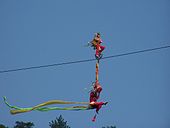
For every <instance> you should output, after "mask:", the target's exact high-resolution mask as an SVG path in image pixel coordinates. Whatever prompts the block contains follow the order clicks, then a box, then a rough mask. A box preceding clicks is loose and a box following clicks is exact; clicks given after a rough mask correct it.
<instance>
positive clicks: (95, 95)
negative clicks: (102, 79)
mask: <svg viewBox="0 0 170 128" xmlns="http://www.w3.org/2000/svg"><path fill="white" fill-rule="evenodd" d="M101 91H102V87H101V85H100V84H99V82H98V81H96V82H95V83H94V84H93V90H92V91H91V92H90V102H97V100H98V99H99V97H100V93H101Z"/></svg>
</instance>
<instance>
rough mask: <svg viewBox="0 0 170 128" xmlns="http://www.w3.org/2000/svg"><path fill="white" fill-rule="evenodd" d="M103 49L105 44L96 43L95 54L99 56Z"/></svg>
mask: <svg viewBox="0 0 170 128" xmlns="http://www.w3.org/2000/svg"><path fill="white" fill-rule="evenodd" d="M104 49H105V46H101V45H100V44H97V45H96V56H98V57H99V55H100V54H101V53H102V51H103V50H104Z"/></svg>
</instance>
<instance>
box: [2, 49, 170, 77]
mask: <svg viewBox="0 0 170 128" xmlns="http://www.w3.org/2000/svg"><path fill="white" fill-rule="evenodd" d="M166 48H170V46H162V47H157V48H150V49H144V50H139V51H133V52H127V53H122V54H116V55H112V56H106V57H103V58H101V59H110V58H116V57H121V56H127V55H132V54H138V53H144V52H149V51H156V50H160V49H166ZM95 60H96V59H86V60H77V61H70V62H63V63H55V64H47V65H40V66H31V67H25V68H16V69H7V70H1V71H0V74H2V73H7V72H16V71H23V70H31V69H39V68H47V67H54V66H61V65H69V64H76V63H84V62H89V61H95Z"/></svg>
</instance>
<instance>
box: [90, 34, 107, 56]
mask: <svg viewBox="0 0 170 128" xmlns="http://www.w3.org/2000/svg"><path fill="white" fill-rule="evenodd" d="M102 42H103V41H102V40H101V37H100V33H95V36H94V39H93V41H92V46H93V47H94V48H95V49H96V54H95V56H96V58H97V59H100V58H101V55H102V54H101V53H102V51H103V50H104V49H105V46H101V45H100V44H101V43H102Z"/></svg>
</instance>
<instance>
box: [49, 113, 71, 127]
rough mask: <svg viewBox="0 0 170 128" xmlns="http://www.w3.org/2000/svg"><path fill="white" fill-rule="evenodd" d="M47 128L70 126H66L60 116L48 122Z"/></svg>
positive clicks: (65, 122)
mask: <svg viewBox="0 0 170 128" xmlns="http://www.w3.org/2000/svg"><path fill="white" fill-rule="evenodd" d="M49 126H50V127H51V128H70V126H68V125H67V121H64V119H63V117H62V115H60V116H59V118H57V117H56V120H52V121H51V122H49Z"/></svg>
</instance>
